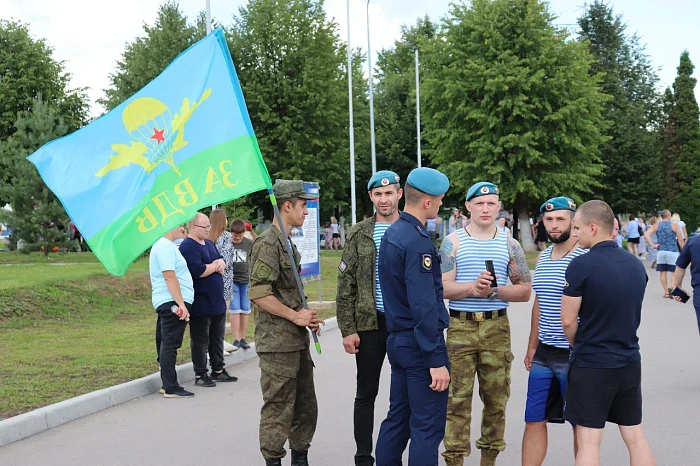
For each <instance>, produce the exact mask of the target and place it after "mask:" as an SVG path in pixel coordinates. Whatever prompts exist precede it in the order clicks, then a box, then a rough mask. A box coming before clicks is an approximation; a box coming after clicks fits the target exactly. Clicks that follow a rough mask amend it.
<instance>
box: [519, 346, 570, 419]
mask: <svg viewBox="0 0 700 466" xmlns="http://www.w3.org/2000/svg"><path fill="white" fill-rule="evenodd" d="M568 374H569V350H568V349H563V348H557V347H555V346H550V345H545V344H542V343H540V344H539V346H538V347H537V351H536V352H535V357H534V358H533V360H532V367H531V368H530V377H529V379H528V382H527V402H526V404H525V422H542V421H549V422H556V423H563V422H564V394H565V393H566V382H567V377H568Z"/></svg>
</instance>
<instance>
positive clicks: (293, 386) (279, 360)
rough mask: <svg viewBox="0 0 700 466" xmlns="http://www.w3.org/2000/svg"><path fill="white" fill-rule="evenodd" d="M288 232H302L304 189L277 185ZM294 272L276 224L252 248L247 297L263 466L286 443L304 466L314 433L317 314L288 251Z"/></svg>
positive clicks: (276, 460) (271, 465)
mask: <svg viewBox="0 0 700 466" xmlns="http://www.w3.org/2000/svg"><path fill="white" fill-rule="evenodd" d="M273 190H274V193H275V197H276V198H277V200H278V201H279V210H280V216H281V218H282V223H283V224H284V228H285V230H286V232H287V235H289V233H290V232H291V230H292V228H293V227H301V226H302V225H303V223H304V218H305V217H306V215H308V213H309V212H308V210H307V209H306V201H307V200H308V199H314V198H315V197H314V196H311V195H309V194H307V193H306V190H305V189H304V183H303V182H302V181H299V180H295V181H286V180H283V181H278V182H277V183H275V186H274V187H273ZM290 247H291V248H292V252H293V254H294V258H295V262H296V265H297V267H299V261H300V259H301V255H300V254H299V251H298V250H297V248H296V246H294V244H293V243H292V242H291V240H289V242H288V243H287V244H285V241H284V238H283V236H282V232H281V231H280V228H279V223H278V221H277V219H275V221H274V222H273V224H272V226H271V227H270V228H269V229H268V230H266V231H265V232H264V233H263V234H261V235H260V236H259V237H258V238H257V239H256V240H255V243H254V244H253V247H252V249H251V252H250V256H249V259H248V260H249V261H250V262H249V265H250V271H251V272H250V282H249V289H248V296H249V297H250V300H251V302H252V308H253V315H254V318H255V346H256V351H257V353H258V356H259V357H260V387H261V388H262V394H263V407H262V410H261V411H260V451H261V452H262V455H263V457H264V458H265V462H266V464H267V466H278V465H281V464H282V462H281V459H282V458H283V457H284V456H285V455H286V451H285V449H284V444H285V442H286V441H287V440H289V446H290V448H291V450H292V463H291V464H292V466H308V464H309V463H308V458H307V455H308V449H309V446H310V445H311V439H312V438H313V436H314V432H315V431H316V420H317V417H318V406H317V404H316V392H315V389H314V379H313V367H314V363H313V361H312V359H311V353H310V352H309V332H308V331H307V329H306V327H309V328H311V329H312V331H316V332H318V331H319V324H322V323H323V321H321V320H319V319H318V318H317V315H316V311H315V310H313V309H303V308H302V298H301V295H300V294H299V289H298V288H297V284H296V281H295V279H294V273H293V270H292V264H291V262H290V260H289V256H288V253H287V251H288V249H287V248H290Z"/></svg>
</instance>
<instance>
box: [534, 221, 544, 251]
mask: <svg viewBox="0 0 700 466" xmlns="http://www.w3.org/2000/svg"><path fill="white" fill-rule="evenodd" d="M535 232H536V233H537V236H536V237H535V242H536V243H537V248H538V249H539V250H540V251H544V250H545V249H547V229H546V228H545V227H544V219H542V217H538V219H537V224H536V225H535Z"/></svg>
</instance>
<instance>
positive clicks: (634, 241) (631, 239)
mask: <svg viewBox="0 0 700 466" xmlns="http://www.w3.org/2000/svg"><path fill="white" fill-rule="evenodd" d="M627 242H628V243H632V244H639V236H638V237H636V238H627Z"/></svg>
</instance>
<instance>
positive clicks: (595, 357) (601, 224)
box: [561, 200, 654, 466]
mask: <svg viewBox="0 0 700 466" xmlns="http://www.w3.org/2000/svg"><path fill="white" fill-rule="evenodd" d="M613 224H614V215H613V212H612V209H611V208H610V206H609V205H608V204H606V203H605V202H603V201H598V200H594V201H588V202H586V203H584V204H583V205H582V206H581V207H579V209H578V210H577V211H576V215H575V216H574V235H575V236H576V237H577V238H578V242H579V245H580V246H581V247H583V248H587V249H590V251H589V252H588V254H583V255H581V256H578V257H575V258H574V259H573V260H572V261H571V264H569V268H568V269H567V271H566V284H565V288H564V296H563V297H562V303H561V321H562V326H563V327H564V333H565V334H566V337H567V338H568V340H569V342H570V344H571V346H572V350H571V358H570V365H571V366H570V368H569V378H568V386H567V389H566V397H565V398H566V404H565V407H564V419H566V420H567V421H569V422H571V423H572V424H575V425H576V438H577V440H578V453H577V455H576V464H577V465H580V466H582V465H586V466H588V465H598V464H600V443H601V442H602V440H603V428H604V427H605V423H606V422H613V423H615V424H617V425H618V426H619V428H620V433H621V434H622V439H623V440H624V442H625V444H626V445H627V449H628V450H629V452H630V458H631V464H634V465H637V466H646V465H653V464H654V456H653V454H652V452H651V448H650V447H649V443H648V442H647V440H646V437H645V435H644V430H643V429H642V387H641V377H642V366H641V355H640V353H639V338H638V337H637V329H638V328H639V324H640V322H641V317H642V301H643V300H644V291H645V290H646V285H647V274H646V271H645V270H644V265H643V263H642V262H641V261H640V260H639V259H638V258H636V257H634V256H632V255H630V254H627V253H626V252H624V251H623V250H621V249H620V248H618V247H617V245H616V244H615V242H614V241H612V240H611V239H610V238H611V236H612V230H613Z"/></svg>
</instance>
